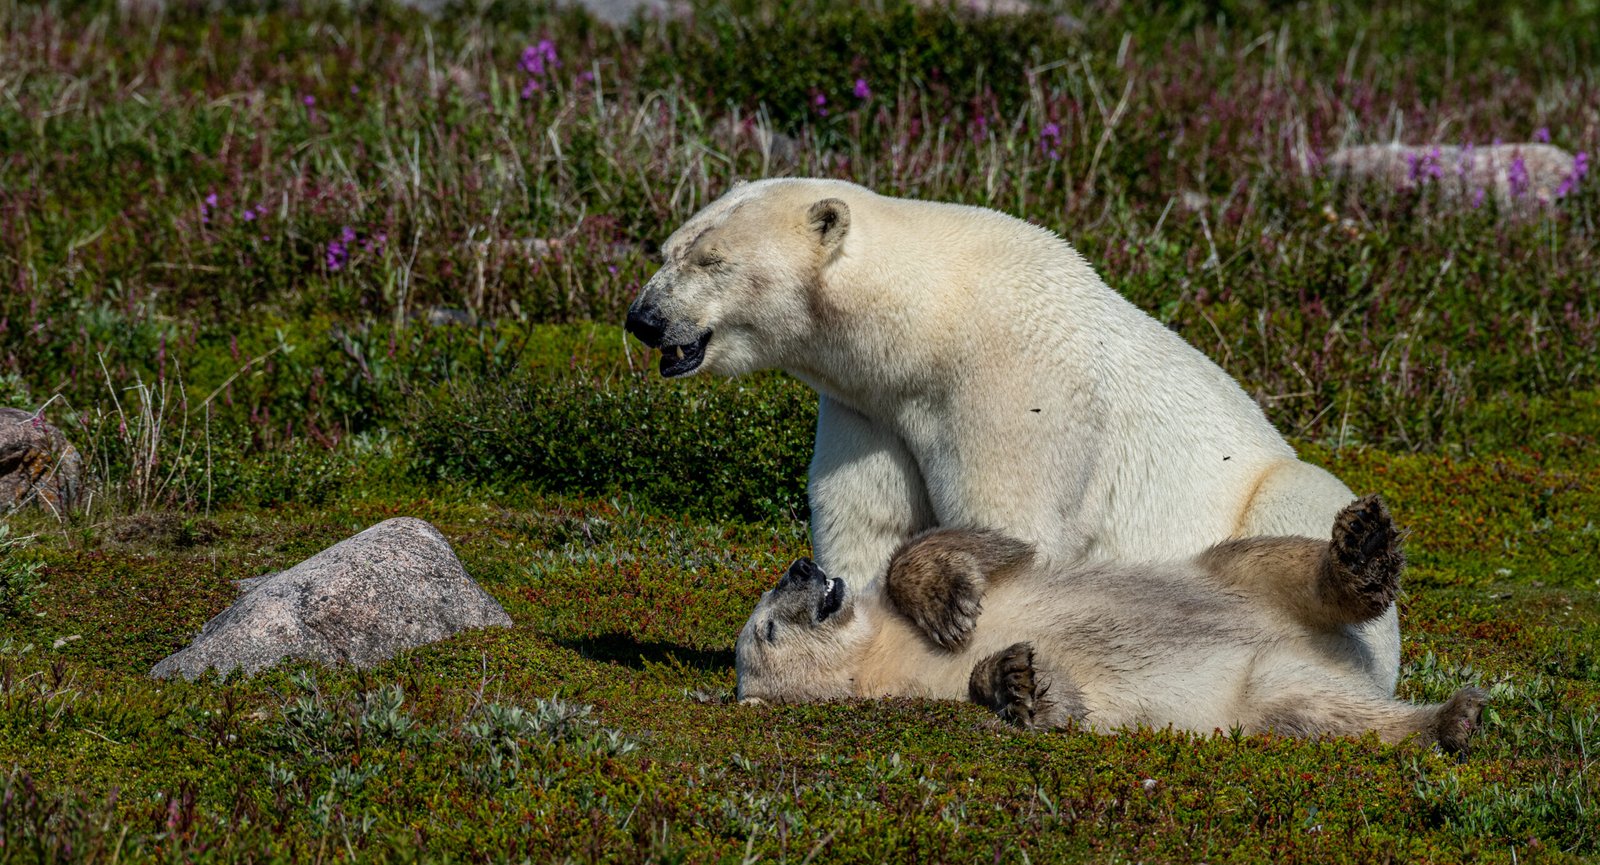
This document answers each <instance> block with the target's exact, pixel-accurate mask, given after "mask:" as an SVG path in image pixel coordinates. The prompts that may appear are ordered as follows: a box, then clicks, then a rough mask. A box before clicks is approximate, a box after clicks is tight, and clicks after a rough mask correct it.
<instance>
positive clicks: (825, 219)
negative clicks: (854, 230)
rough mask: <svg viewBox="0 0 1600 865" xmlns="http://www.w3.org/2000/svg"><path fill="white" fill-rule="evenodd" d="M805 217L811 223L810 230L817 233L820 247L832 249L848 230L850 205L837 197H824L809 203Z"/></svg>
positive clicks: (836, 246)
mask: <svg viewBox="0 0 1600 865" xmlns="http://www.w3.org/2000/svg"><path fill="white" fill-rule="evenodd" d="M806 219H807V220H808V221H809V222H810V223H811V230H812V231H814V232H816V233H817V239H818V240H819V241H820V242H821V244H822V248H823V249H825V250H829V251H832V250H834V249H836V248H838V246H839V244H840V243H841V242H842V241H843V240H844V236H845V235H846V234H847V233H849V231H850V206H849V205H848V204H845V203H844V202H843V201H841V200H839V199H837V198H824V199H822V200H821V201H819V202H817V203H816V204H813V205H811V210H809V211H807V213H806Z"/></svg>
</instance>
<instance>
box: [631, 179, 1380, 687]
mask: <svg viewBox="0 0 1600 865" xmlns="http://www.w3.org/2000/svg"><path fill="white" fill-rule="evenodd" d="M662 255H663V259H664V263H663V265H662V267H661V269H660V271H658V272H657V273H656V274H655V276H653V277H652V278H651V279H650V281H649V283H648V284H646V285H645V287H644V289H643V291H641V292H640V294H639V297H638V299H637V300H635V301H634V304H633V306H632V308H631V309H630V310H629V311H628V330H629V331H631V332H632V333H633V334H634V335H635V336H637V337H639V339H641V340H642V341H643V342H644V343H645V344H647V345H649V346H651V347H652V348H660V349H661V350H662V358H661V373H662V375H664V376H668V377H673V376H681V375H688V374H690V373H693V372H696V371H698V370H700V369H706V370H710V371H712V372H715V373H719V374H722V375H729V376H732V375H739V374H742V373H746V372H751V371H754V370H758V369H769V368H777V369H783V370H786V371H788V372H789V373H791V374H793V375H795V376H797V377H798V378H800V379H801V380H803V381H805V382H806V383H807V384H809V385H811V387H813V388H814V389H816V391H817V392H818V394H819V395H820V397H821V405H820V407H819V411H818V418H817V435H816V450H815V455H814V457H813V459H812V463H811V471H810V490H809V494H810V499H811V519H812V549H813V553H814V555H815V557H816V560H817V562H818V564H819V565H820V566H821V567H822V568H823V569H824V570H826V571H827V572H828V573H830V574H835V575H838V576H840V577H843V578H845V579H848V580H849V581H851V583H852V584H853V585H857V586H869V585H875V581H876V580H877V578H878V577H880V576H881V575H883V574H884V572H885V567H886V566H887V564H888V561H889V556H890V554H891V553H893V552H894V551H895V549H896V548H897V547H898V546H899V545H900V544H901V543H902V542H904V541H905V540H906V539H907V538H909V537H911V536H913V535H915V534H917V533H918V532H921V531H923V530H925V529H929V528H932V527H935V526H949V527H962V528H983V529H992V530H995V531H999V532H1003V533H1005V534H1006V535H1009V536H1011V537H1014V538H1017V539H1020V540H1022V541H1024V542H1026V543H1028V544H1030V545H1031V546H1032V547H1033V548H1034V549H1036V550H1037V551H1038V552H1039V554H1040V555H1041V556H1043V557H1044V558H1045V559H1047V560H1048V561H1050V562H1054V563H1059V564H1063V565H1065V564H1072V563H1082V562H1096V561H1143V560H1149V559H1153V558H1169V557H1180V556H1187V555H1194V554H1196V553H1199V552H1200V551H1201V550H1204V549H1206V548H1207V547H1209V546H1211V545H1212V544H1215V543H1217V542H1219V541H1223V540H1226V539H1229V538H1238V537H1248V536H1255V535H1307V536H1312V537H1316V536H1320V535H1322V534H1323V533H1324V532H1326V531H1327V527H1328V525H1329V524H1330V523H1331V522H1332V521H1333V518H1334V515H1335V514H1336V513H1338V511H1339V509H1340V508H1341V507H1343V506H1344V505H1345V504H1347V503H1348V502H1350V501H1351V500H1352V499H1353V498H1354V496H1353V495H1352V494H1351V492H1350V490H1349V489H1348V488H1346V487H1345V486H1344V484H1342V483H1340V482H1339V481H1338V480H1337V479H1336V478H1334V477H1333V476H1332V475H1330V474H1329V473H1327V472H1326V471H1323V470H1322V469H1320V468H1317V467H1315V466H1312V465H1310V464H1307V463H1304V462H1301V461H1299V460H1298V459H1297V458H1296V456H1295V453H1294V450H1293V449H1292V448H1291V447H1289V445H1288V443H1287V442H1285V441H1284V440H1283V437H1282V436H1280V435H1279V434H1278V432H1277V430H1275V429H1273V427H1272V424H1271V423H1270V422H1269V421H1268V420H1267V418H1266V416H1265V415H1264V414H1262V412H1261V409H1260V407H1258V406H1257V405H1256V404H1255V402H1254V401H1253V400H1251V399H1250V397H1249V396H1248V395H1246V394H1245V392H1244V390H1243V389H1242V388H1240V387H1239V385H1238V383H1237V382H1235V381H1234V380H1233V379H1232V378H1230V377H1229V376H1228V374H1227V373H1226V372H1224V371H1223V370H1222V369H1221V368H1220V367H1218V366H1217V365H1216V364H1214V363H1212V362H1211V361H1210V360H1209V359H1208V358H1207V357H1206V356H1205V355H1203V354H1201V353H1200V352H1199V351H1197V350H1196V349H1195V348H1194V347H1193V346H1190V345H1189V344H1188V343H1186V342H1184V340H1183V339H1182V338H1181V337H1179V336H1177V335H1176V334H1174V333H1173V332H1172V331H1170V330H1168V329H1167V328H1166V327H1164V326H1163V325H1161V323H1159V322H1157V321H1156V320H1154V319H1152V318H1151V317H1149V316H1148V315H1146V314H1144V313H1143V312H1141V311H1140V310H1139V309H1138V308H1137V307H1135V306H1133V304H1131V303H1129V302H1128V301H1127V300H1126V299H1125V298H1123V297H1122V296H1121V295H1118V294H1117V293H1116V292H1114V291H1112V290H1111V289H1110V288H1109V287H1107V286H1106V284H1105V283H1104V282H1102V281H1101V280H1100V278H1099V277H1098V276H1097V275H1096V274H1095V272H1094V270H1093V269H1092V268H1091V267H1090V266H1089V265H1088V264H1087V263H1086V262H1085V261H1084V260H1083V258H1082V257H1081V256H1080V255H1078V253H1077V252H1076V251H1075V250H1073V248H1072V247H1071V246H1068V245H1067V244H1066V243H1065V242H1064V241H1062V240H1061V239H1060V238H1059V237H1057V236H1056V235H1055V234H1053V233H1051V232H1049V231H1047V230H1045V229H1042V228H1038V227H1036V226H1033V225H1030V224H1028V223H1026V222H1023V221H1021V220H1018V219H1014V218H1012V217H1009V216H1006V215H1005V214H1002V213H998V212H995V211H992V210H986V209H983V208H979V207H968V206H963V205H953V204H940V203H934V202H927V201H913V200H908V199H897V198H889V197H886V196H882V195H877V194H875V193H873V192H871V191H870V190H867V189H865V188H862V187H860V186H857V185H855V184H851V183H846V182H843V181H836V180H817V179H781V180H763V181H757V182H753V183H746V184H740V185H738V186H735V187H734V188H733V189H732V190H731V191H729V192H728V193H727V194H726V195H724V196H723V197H721V198H719V199H718V200H716V201H715V202H712V203H711V204H710V205H709V206H707V207H706V208H705V209H703V210H701V211H700V212H699V213H697V214H695V215H694V216H693V217H691V218H690V219H689V221H688V222H687V223H685V224H684V225H683V227H681V228H679V229H678V230H677V231H675V232H673V234H672V236H671V237H669V238H668V239H667V241H666V243H665V244H664V245H663V247H662ZM1341 633H1342V634H1343V636H1344V639H1343V641H1342V643H1341V648H1340V650H1341V651H1343V652H1345V653H1347V654H1348V655H1349V657H1350V659H1351V662H1352V663H1353V664H1355V665H1356V666H1357V667H1358V668H1360V669H1361V670H1363V671H1365V675H1366V677H1367V678H1368V680H1369V681H1370V682H1371V684H1372V686H1373V687H1374V689H1375V690H1376V691H1380V692H1383V693H1385V694H1387V693H1391V692H1392V691H1393V689H1394V684H1395V678H1396V676H1397V674H1398V671H1399V661H1400V634H1399V627H1398V624H1397V620H1396V617H1395V612H1394V609H1393V607H1392V606H1390V607H1389V608H1388V609H1386V610H1385V611H1384V612H1383V613H1382V614H1381V615H1380V616H1378V617H1376V618H1374V619H1371V620H1369V621H1366V622H1362V623H1359V624H1351V625H1347V626H1344V627H1343V628H1342V630H1341Z"/></svg>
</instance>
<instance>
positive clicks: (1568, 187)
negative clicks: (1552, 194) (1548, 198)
mask: <svg viewBox="0 0 1600 865" xmlns="http://www.w3.org/2000/svg"><path fill="white" fill-rule="evenodd" d="M1588 173H1589V154H1588V153H1587V152H1585V151H1582V150H1580V151H1578V153H1577V155H1576V156H1573V157H1572V170H1571V171H1568V172H1567V176H1566V177H1563V178H1561V185H1560V186H1557V187H1556V197H1557V198H1566V197H1567V196H1568V195H1570V194H1571V193H1572V190H1574V189H1577V188H1578V184H1579V183H1580V182H1582V181H1583V177H1584V175H1586V174H1588Z"/></svg>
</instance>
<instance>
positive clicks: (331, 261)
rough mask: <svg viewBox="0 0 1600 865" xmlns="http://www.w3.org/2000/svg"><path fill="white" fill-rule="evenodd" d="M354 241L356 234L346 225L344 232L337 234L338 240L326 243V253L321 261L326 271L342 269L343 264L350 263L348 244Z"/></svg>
mask: <svg viewBox="0 0 1600 865" xmlns="http://www.w3.org/2000/svg"><path fill="white" fill-rule="evenodd" d="M355 239H356V233H355V232H354V231H352V230H350V226H348V225H346V226H345V227H344V230H343V231H341V232H339V239H338V240H330V241H328V252H327V255H326V256H325V257H324V259H323V263H325V264H326V265H327V266H328V270H330V271H336V270H343V269H344V266H345V264H347V263H348V262H349V261H350V243H351V241H353V240H355Z"/></svg>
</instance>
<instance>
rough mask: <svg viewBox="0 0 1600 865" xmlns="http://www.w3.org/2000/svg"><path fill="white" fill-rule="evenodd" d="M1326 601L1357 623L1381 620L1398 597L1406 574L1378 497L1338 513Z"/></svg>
mask: <svg viewBox="0 0 1600 865" xmlns="http://www.w3.org/2000/svg"><path fill="white" fill-rule="evenodd" d="M1331 552H1332V555H1331V558H1330V561H1329V568H1328V570H1327V572H1326V573H1325V574H1324V581H1323V591H1324V593H1325V594H1326V595H1327V599H1328V600H1329V601H1331V602H1333V603H1334V604H1336V605H1338V606H1340V607H1341V608H1344V609H1347V610H1349V611H1350V612H1352V613H1354V614H1356V615H1358V616H1360V617H1362V618H1371V617H1374V616H1377V615H1379V614H1381V613H1382V612H1383V611H1384V610H1386V609H1388V608H1389V605H1390V604H1392V603H1394V599H1395V595H1396V594H1397V593H1398V592H1399V591H1400V572H1401V571H1402V570H1404V569H1405V561H1406V560H1405V553H1404V551H1403V550H1402V549H1401V534H1400V530H1399V529H1398V528H1397V527H1396V526H1395V524H1394V519H1393V518H1392V517H1390V516H1389V511H1388V509H1387V508H1385V507H1384V506H1383V500H1382V499H1380V498H1378V497H1377V496H1367V497H1365V498H1362V499H1360V500H1358V501H1356V502H1355V503H1353V504H1351V505H1349V506H1348V507H1346V508H1345V509H1344V510H1343V511H1340V512H1339V517H1338V519H1337V520H1336V521H1335V522H1334V525H1333V546H1332V548H1331Z"/></svg>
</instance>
